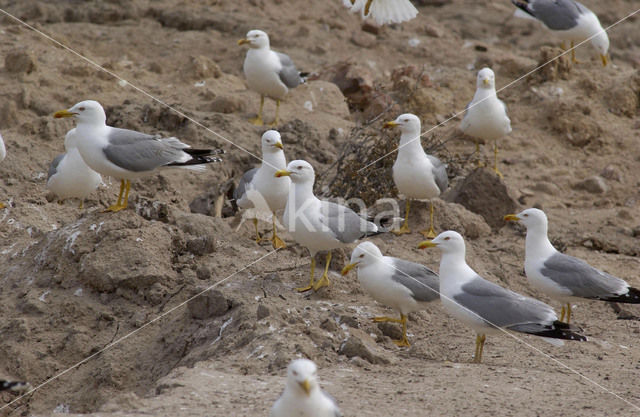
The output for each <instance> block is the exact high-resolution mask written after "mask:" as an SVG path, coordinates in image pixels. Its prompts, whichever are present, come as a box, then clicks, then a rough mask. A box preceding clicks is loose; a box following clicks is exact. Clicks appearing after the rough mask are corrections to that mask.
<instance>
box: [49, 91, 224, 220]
mask: <svg viewBox="0 0 640 417" xmlns="http://www.w3.org/2000/svg"><path fill="white" fill-rule="evenodd" d="M53 117H55V118H56V119H58V118H63V117H73V118H74V119H76V123H77V125H76V128H75V129H74V130H75V135H74V136H76V138H77V139H76V144H77V147H78V151H80V155H81V156H82V159H83V160H84V162H85V163H86V164H87V165H88V166H89V168H91V169H93V170H94V171H96V172H98V173H100V174H102V175H108V176H111V177H113V178H116V179H119V180H120V193H119V194H118V201H117V202H116V204H114V205H112V206H109V207H108V208H107V210H106V211H112V212H117V211H120V210H123V209H125V208H127V203H128V199H129V189H130V188H131V180H132V179H134V178H140V177H143V176H145V175H149V174H151V173H152V172H154V171H155V170H156V169H158V168H170V167H174V168H187V169H191V170H196V171H203V170H204V166H203V165H204V164H209V163H211V162H220V161H221V159H220V158H218V157H215V156H212V155H214V154H220V153H224V151H222V150H213V149H192V148H191V146H189V145H187V144H186V143H183V142H181V141H180V140H179V139H178V138H174V137H171V138H161V137H159V136H154V135H147V134H145V133H141V132H136V131H134V130H128V129H119V128H116V127H111V126H107V123H106V121H107V116H106V115H105V113H104V109H103V108H102V106H101V105H100V103H98V102H97V101H93V100H85V101H81V102H79V103H77V104H75V105H74V106H73V107H71V108H70V109H68V110H61V111H59V112H56V113H55V114H54V115H53Z"/></svg>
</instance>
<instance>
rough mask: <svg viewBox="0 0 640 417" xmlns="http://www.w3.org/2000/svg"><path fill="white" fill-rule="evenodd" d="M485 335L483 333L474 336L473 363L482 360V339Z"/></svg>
mask: <svg viewBox="0 0 640 417" xmlns="http://www.w3.org/2000/svg"><path fill="white" fill-rule="evenodd" d="M485 339H486V336H485V335H483V334H479V335H477V336H476V353H475V355H474V357H473V361H474V362H475V363H480V362H482V350H483V349H484V341H485Z"/></svg>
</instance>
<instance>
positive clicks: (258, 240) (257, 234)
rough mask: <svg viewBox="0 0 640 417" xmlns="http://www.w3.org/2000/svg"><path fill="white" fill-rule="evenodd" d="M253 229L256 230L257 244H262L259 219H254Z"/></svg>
mask: <svg viewBox="0 0 640 417" xmlns="http://www.w3.org/2000/svg"><path fill="white" fill-rule="evenodd" d="M253 227H254V228H255V229H256V243H260V242H262V236H260V232H259V231H258V219H253Z"/></svg>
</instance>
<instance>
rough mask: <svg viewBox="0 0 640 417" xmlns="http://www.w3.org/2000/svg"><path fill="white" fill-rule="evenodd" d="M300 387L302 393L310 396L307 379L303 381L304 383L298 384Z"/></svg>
mask: <svg viewBox="0 0 640 417" xmlns="http://www.w3.org/2000/svg"><path fill="white" fill-rule="evenodd" d="M300 386H301V387H302V389H303V390H304V392H306V393H307V395H309V394H311V384H310V383H309V380H308V379H305V380H304V381H302V382H300Z"/></svg>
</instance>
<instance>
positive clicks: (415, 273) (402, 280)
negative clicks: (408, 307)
mask: <svg viewBox="0 0 640 417" xmlns="http://www.w3.org/2000/svg"><path fill="white" fill-rule="evenodd" d="M393 266H394V272H393V275H391V279H392V280H394V281H395V282H397V283H399V284H402V285H404V286H405V287H407V288H408V289H409V290H411V292H412V293H413V298H414V299H415V300H416V301H434V300H437V299H439V298H440V278H439V277H438V274H436V273H435V272H433V271H432V270H430V269H429V268H427V267H426V266H424V265H421V264H418V263H415V262H410V261H405V260H404V259H399V258H393Z"/></svg>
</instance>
